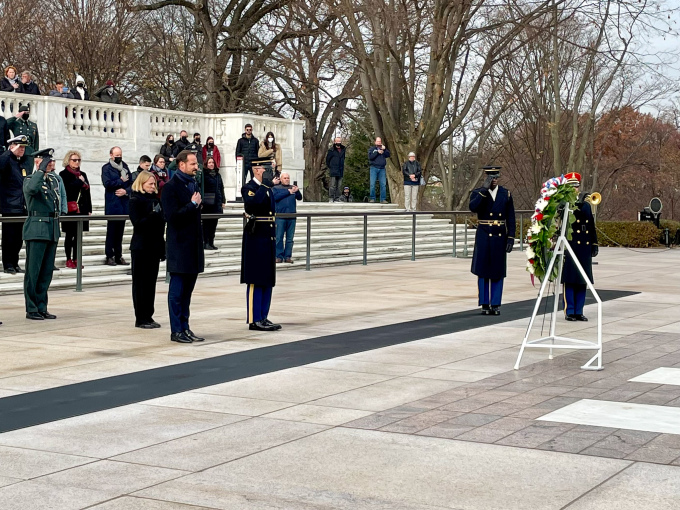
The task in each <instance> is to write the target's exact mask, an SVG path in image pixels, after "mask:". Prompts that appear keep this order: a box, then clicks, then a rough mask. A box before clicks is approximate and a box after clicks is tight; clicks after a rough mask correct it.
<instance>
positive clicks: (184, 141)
mask: <svg viewBox="0 0 680 510" xmlns="http://www.w3.org/2000/svg"><path fill="white" fill-rule="evenodd" d="M190 143H191V142H189V135H188V133H187V132H186V131H185V130H184V129H183V130H182V131H180V132H179V140H177V141H176V142H175V146H174V147H173V149H172V154H173V155H174V156H175V158H176V157H177V155H178V154H179V153H180V152H182V151H183V150H184V149H186V148H187V145H189V144H190Z"/></svg>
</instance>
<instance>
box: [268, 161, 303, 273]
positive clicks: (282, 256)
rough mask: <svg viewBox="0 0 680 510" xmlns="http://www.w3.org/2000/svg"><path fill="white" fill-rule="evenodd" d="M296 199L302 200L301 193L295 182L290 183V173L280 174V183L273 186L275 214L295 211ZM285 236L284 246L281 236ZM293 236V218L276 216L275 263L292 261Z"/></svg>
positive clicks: (290, 262)
mask: <svg viewBox="0 0 680 510" xmlns="http://www.w3.org/2000/svg"><path fill="white" fill-rule="evenodd" d="M296 200H302V193H300V189H299V188H298V187H297V183H296V184H293V186H291V185H290V175H288V174H287V173H285V172H284V173H282V174H281V184H277V185H276V186H274V201H275V202H276V214H277V215H278V214H282V213H284V214H285V213H290V214H294V213H296V212H297V204H296ZM284 234H285V236H286V244H285V247H284V244H283V236H284ZM294 236H295V218H279V217H278V216H277V218H276V263H277V264H280V263H281V262H288V263H289V264H292V263H293V258H292V257H293V237H294Z"/></svg>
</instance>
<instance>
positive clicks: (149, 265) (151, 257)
mask: <svg viewBox="0 0 680 510" xmlns="http://www.w3.org/2000/svg"><path fill="white" fill-rule="evenodd" d="M130 221H131V222H132V226H133V229H134V230H133V233H132V241H131V242H130V252H131V253H132V304H133V306H134V308H135V327H137V328H142V329H155V328H160V327H161V326H160V324H158V323H157V322H156V321H154V320H153V314H154V302H155V300H156V281H157V280H158V269H159V266H160V262H161V261H162V260H165V238H164V234H165V218H164V217H163V212H162V210H161V203H160V199H159V197H158V188H157V187H156V177H155V176H154V174H152V173H151V172H149V171H146V170H143V171H141V172H140V173H139V175H138V176H137V179H136V180H135V182H134V183H133V184H132V197H131V198H130Z"/></svg>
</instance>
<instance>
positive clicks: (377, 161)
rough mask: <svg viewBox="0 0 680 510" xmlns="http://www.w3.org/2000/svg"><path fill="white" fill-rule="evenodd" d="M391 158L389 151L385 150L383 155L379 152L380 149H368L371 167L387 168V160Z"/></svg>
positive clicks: (375, 147)
mask: <svg viewBox="0 0 680 510" xmlns="http://www.w3.org/2000/svg"><path fill="white" fill-rule="evenodd" d="M389 157H390V151H389V149H385V150H384V151H383V153H382V154H380V153H379V152H378V147H377V146H375V145H373V146H371V147H370V148H369V149H368V162H369V165H370V166H372V167H375V168H385V166H386V165H387V158H389Z"/></svg>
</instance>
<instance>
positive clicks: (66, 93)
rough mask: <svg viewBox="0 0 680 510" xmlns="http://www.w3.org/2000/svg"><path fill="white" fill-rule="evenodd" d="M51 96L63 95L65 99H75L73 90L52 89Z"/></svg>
mask: <svg viewBox="0 0 680 510" xmlns="http://www.w3.org/2000/svg"><path fill="white" fill-rule="evenodd" d="M48 95H49V96H50V97H61V98H63V99H75V97H74V96H73V94H72V93H71V91H70V90H69V91H68V92H59V91H58V90H50V93H49V94H48Z"/></svg>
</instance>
